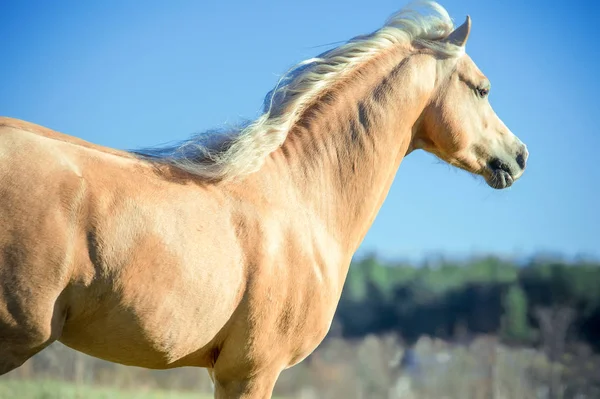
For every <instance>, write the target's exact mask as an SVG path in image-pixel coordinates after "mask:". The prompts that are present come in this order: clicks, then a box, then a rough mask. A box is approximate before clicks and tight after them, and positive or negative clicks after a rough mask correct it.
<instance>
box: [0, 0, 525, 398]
mask: <svg viewBox="0 0 600 399" xmlns="http://www.w3.org/2000/svg"><path fill="white" fill-rule="evenodd" d="M470 30H471V19H470V17H469V16H467V18H466V21H465V22H464V23H463V24H462V25H460V26H459V27H456V28H455V27H454V25H453V23H452V20H451V19H450V17H449V15H448V13H447V11H446V10H445V9H444V8H443V7H442V6H441V5H439V4H437V3H435V2H428V3H426V4H425V5H424V8H421V7H419V9H413V8H409V7H406V8H404V9H402V10H400V11H399V12H398V13H396V14H394V15H392V16H391V17H390V18H389V19H388V20H387V21H386V22H385V24H383V25H382V26H381V27H380V28H379V29H377V30H376V31H374V32H372V33H369V34H366V35H361V36H357V37H355V38H353V39H351V40H349V41H347V42H345V43H344V44H341V45H339V46H337V47H335V48H333V49H331V50H328V51H326V52H324V53H323V54H321V55H319V56H317V57H315V58H311V59H309V60H306V61H304V62H301V63H299V64H298V65H297V66H296V67H294V68H292V69H291V70H290V71H288V72H286V73H285V74H284V75H283V77H282V78H281V79H280V80H279V82H278V83H277V85H276V86H275V88H274V89H273V90H271V92H269V93H268V95H267V96H266V98H265V107H264V110H263V112H262V114H261V115H260V116H259V117H258V118H257V119H255V120H254V121H252V122H250V123H247V124H244V125H241V126H240V127H239V128H235V129H232V130H231V131H225V132H221V133H219V134H212V133H208V134H204V135H203V134H200V135H197V136H193V137H191V138H190V139H189V140H185V141H183V142H180V143H177V144H175V145H169V146H165V147H161V148H151V149H140V150H130V151H126V150H119V149H113V148H107V147H103V146H100V145H96V144H93V143H90V142H88V141H85V140H82V139H78V138H76V137H74V136H70V135H66V134H63V133H59V132H56V131H54V130H51V129H49V128H46V127H42V126H39V125H36V124H33V123H30V122H26V121H22V120H17V119H12V118H8V117H4V118H2V119H0V126H1V127H0V220H2V224H1V227H0V374H4V373H7V372H9V371H11V370H13V369H15V368H17V367H19V366H20V365H21V364H23V362H25V361H26V360H27V359H28V358H30V357H31V356H33V355H34V354H35V353H37V352H39V351H41V350H43V349H44V348H45V347H47V346H48V345H49V344H51V343H52V342H54V341H57V340H58V341H60V342H62V343H64V344H65V345H67V346H69V347H71V348H73V349H75V350H77V351H80V352H83V353H86V354H88V355H91V356H95V357H98V358H102V359H105V360H108V361H111V362H115V363H120V364H125V365H132V366H138V367H145V368H151V369H170V368H175V367H183V366H192V367H199V368H205V369H207V370H208V372H209V375H210V376H211V379H212V380H213V382H214V395H215V398H267V397H270V396H271V395H272V391H273V387H274V385H275V383H276V381H277V379H278V377H279V375H280V373H281V372H282V371H283V370H284V369H286V368H289V367H292V366H293V365H295V364H297V363H299V362H301V361H302V360H303V359H305V358H306V357H307V356H309V354H310V353H312V352H313V351H314V350H315V348H316V347H317V346H318V345H319V344H320V343H321V341H322V340H323V339H324V338H325V336H326V334H327V332H328V330H329V328H330V325H331V321H332V318H333V316H334V312H335V310H336V307H337V304H338V301H339V299H340V295H341V292H342V287H343V285H344V281H345V279H346V275H347V272H348V268H349V265H350V262H351V259H352V256H353V254H354V252H355V251H356V250H357V249H358V247H359V245H360V243H361V242H362V240H363V238H364V236H365V234H366V233H367V231H368V229H369V228H370V226H371V224H372V222H373V220H374V218H375V216H376V215H377V213H378V211H379V209H380V207H381V205H382V203H383V202H384V200H385V198H386V196H387V193H388V190H389V189H390V186H391V184H392V181H393V180H394V177H395V174H396V172H397V170H398V168H399V166H400V163H401V161H402V159H403V158H404V157H406V156H407V155H408V154H410V153H411V152H413V151H415V150H419V149H420V150H424V151H427V152H429V153H431V154H434V155H435V156H436V157H438V158H439V159H441V160H442V161H444V162H446V163H448V164H450V165H453V166H456V167H458V168H460V169H463V170H465V171H467V172H468V173H471V174H473V175H476V176H481V177H482V178H483V179H484V180H485V181H486V182H487V184H488V185H489V186H490V187H492V188H494V189H504V188H506V187H509V186H511V185H512V184H513V183H514V182H515V181H516V180H517V179H519V177H520V176H521V175H522V174H523V172H524V169H525V164H526V161H527V157H528V151H527V148H526V146H525V145H524V144H523V143H522V142H521V141H520V140H519V139H518V138H517V137H516V136H515V135H514V134H513V133H512V132H511V131H510V130H509V129H508V128H507V126H506V125H505V124H504V123H503V122H502V121H501V120H500V118H499V117H498V116H497V115H496V113H495V112H494V111H493V109H492V107H491V105H490V102H489V98H488V94H489V91H490V82H489V80H488V79H487V78H486V77H485V75H484V74H483V73H482V72H481V71H480V70H479V69H478V67H477V66H476V65H475V63H474V62H473V60H472V59H471V58H470V57H469V56H468V55H467V54H466V51H465V46H466V43H467V39H468V37H469V34H470Z"/></svg>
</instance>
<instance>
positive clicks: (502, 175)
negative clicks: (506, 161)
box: [485, 170, 515, 190]
mask: <svg viewBox="0 0 600 399" xmlns="http://www.w3.org/2000/svg"><path fill="white" fill-rule="evenodd" d="M485 181H486V182H487V184H488V185H489V186H490V187H492V188H495V189H497V190H502V189H503V188H508V187H510V186H512V185H513V183H514V182H515V179H514V178H513V177H512V176H511V174H510V173H509V172H507V171H505V170H496V171H492V172H491V173H489V174H488V175H487V176H486V177H485Z"/></svg>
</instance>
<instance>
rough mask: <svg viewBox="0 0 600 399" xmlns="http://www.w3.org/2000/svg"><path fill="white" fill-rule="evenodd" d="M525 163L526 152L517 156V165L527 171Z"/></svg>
mask: <svg viewBox="0 0 600 399" xmlns="http://www.w3.org/2000/svg"><path fill="white" fill-rule="evenodd" d="M525 161H526V157H525V151H523V152H520V153H519V154H518V155H517V165H519V168H521V169H525Z"/></svg>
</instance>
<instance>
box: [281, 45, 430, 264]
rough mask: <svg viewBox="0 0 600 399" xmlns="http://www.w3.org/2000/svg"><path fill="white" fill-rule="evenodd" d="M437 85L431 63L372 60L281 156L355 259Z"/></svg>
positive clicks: (421, 58)
mask: <svg viewBox="0 0 600 399" xmlns="http://www.w3.org/2000/svg"><path fill="white" fill-rule="evenodd" d="M434 81H435V62H434V60H433V58H432V57H431V56H425V55H417V54H415V55H412V56H408V57H407V56H406V52H405V51H402V50H401V49H397V50H396V51H394V52H391V53H389V54H387V55H386V56H385V57H384V56H381V57H379V58H378V59H376V60H372V61H371V62H368V63H367V64H366V65H364V66H362V67H360V68H357V70H355V71H354V72H352V75H351V76H349V77H348V78H347V79H345V81H344V82H340V83H338V84H337V85H336V86H337V87H335V88H332V90H331V92H328V93H324V95H323V96H322V98H321V100H320V101H317V102H316V103H315V104H313V106H312V107H311V108H309V109H307V110H306V111H305V112H304V114H303V116H302V118H301V120H300V121H299V122H298V123H297V124H296V125H295V127H294V129H293V130H292V131H290V134H289V136H288V138H287V139H286V141H285V142H284V144H283V146H282V147H281V148H280V149H279V152H278V154H276V157H277V155H279V157H280V158H281V159H283V162H285V164H286V167H287V168H289V173H290V175H291V178H292V180H293V181H294V184H295V185H296V186H297V187H298V189H299V192H300V196H301V198H302V200H303V202H304V204H305V205H306V206H307V207H308V208H310V209H312V210H313V211H314V212H315V213H316V214H317V217H318V218H319V219H321V221H322V222H323V223H324V225H325V226H326V228H327V230H328V232H329V234H331V235H333V237H334V238H335V239H336V241H337V242H338V243H339V244H340V245H341V248H342V250H343V251H344V252H345V254H346V255H347V256H349V257H351V256H352V254H353V253H354V252H355V251H356V249H357V248H358V246H359V245H360V243H361V242H362V240H363V238H364V236H365V235H366V233H367V231H368V229H369V228H370V226H371V224H372V223H373V220H374V219H375V216H376V214H377V212H378V211H379V209H380V207H381V205H382V204H383V201H384V200H385V197H386V196H387V193H388V191H389V189H390V187H391V184H392V182H393V180H394V176H395V174H396V171H397V169H398V166H399V165H400V162H401V160H402V159H403V157H404V156H405V155H406V153H407V150H408V148H409V145H410V142H411V139H412V131H413V129H414V128H415V124H416V123H417V120H418V119H419V115H420V114H421V113H422V111H423V109H424V108H425V106H426V103H427V101H428V99H429V97H430V95H431V92H432V91H433V85H434Z"/></svg>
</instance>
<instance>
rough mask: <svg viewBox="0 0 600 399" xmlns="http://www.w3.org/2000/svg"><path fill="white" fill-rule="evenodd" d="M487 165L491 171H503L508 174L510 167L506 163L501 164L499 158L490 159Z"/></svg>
mask: <svg viewBox="0 0 600 399" xmlns="http://www.w3.org/2000/svg"><path fill="white" fill-rule="evenodd" d="M488 165H489V167H490V169H492V170H503V171H505V172H508V173H509V174H510V167H509V166H508V165H507V164H506V163H504V162H502V161H501V160H500V158H494V159H492V160H491V161H490V162H489V163H488Z"/></svg>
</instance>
